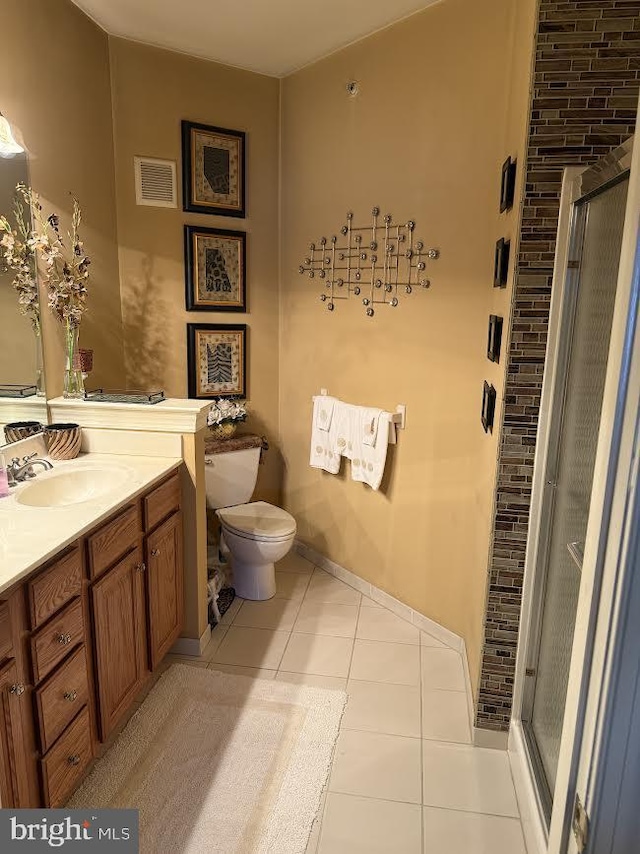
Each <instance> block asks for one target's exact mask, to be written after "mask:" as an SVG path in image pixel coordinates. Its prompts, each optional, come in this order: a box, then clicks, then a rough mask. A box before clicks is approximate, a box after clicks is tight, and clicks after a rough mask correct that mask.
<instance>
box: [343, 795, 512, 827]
mask: <svg viewBox="0 0 640 854" xmlns="http://www.w3.org/2000/svg"><path fill="white" fill-rule="evenodd" d="M327 794H328V795H329V794H332V795H340V796H341V797H344V798H360V799H362V800H365V801H383V802H384V803H386V804H406V805H407V806H410V807H415V806H417V807H421V808H422V809H430V810H442V811H443V812H458V813H468V814H470V815H487V816H491V817H492V818H504V819H506V820H507V821H518V819H517V818H515V816H512V815H503V814H502V813H495V812H479V811H478V810H465V809H460V807H439V806H438V807H436V806H431V804H416V802H415V801H398V800H393V799H392V798H381V797H374V796H373V795H358V794H356V793H355V792H327Z"/></svg>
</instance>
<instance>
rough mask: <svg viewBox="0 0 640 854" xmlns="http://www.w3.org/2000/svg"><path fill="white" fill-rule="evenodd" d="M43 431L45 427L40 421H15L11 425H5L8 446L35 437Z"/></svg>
mask: <svg viewBox="0 0 640 854" xmlns="http://www.w3.org/2000/svg"><path fill="white" fill-rule="evenodd" d="M43 430H44V427H43V426H42V424H41V423H40V422H39V421H13V422H12V423H11V424H5V427H4V438H5V439H6V440H7V444H9V445H11V444H13V442H19V441H20V440H21V439H26V438H27V437H28V436H34V435H35V434H36V433H41V432H42V431H43Z"/></svg>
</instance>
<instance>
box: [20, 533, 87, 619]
mask: <svg viewBox="0 0 640 854" xmlns="http://www.w3.org/2000/svg"><path fill="white" fill-rule="evenodd" d="M28 588H29V612H30V614H31V628H32V629H37V628H38V626H41V625H42V624H43V623H44V622H45V621H46V620H48V619H49V617H51V616H52V615H53V614H55V612H56V611H59V610H60V608H62V606H63V605H66V604H67V602H69V601H70V600H71V599H73V598H75V597H76V596H79V595H80V593H81V591H82V554H81V552H80V549H79V548H78V546H75V547H74V548H73V549H72V551H70V552H69V553H68V554H66V555H65V556H64V557H62V558H60V559H59V560H57V561H56V562H55V563H54V564H52V565H51V566H50V567H49V568H48V569H45V570H44V572H41V573H40V574H39V575H37V576H36V577H35V578H34V579H33V581H30V582H29V584H28Z"/></svg>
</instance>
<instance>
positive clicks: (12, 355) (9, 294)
mask: <svg viewBox="0 0 640 854" xmlns="http://www.w3.org/2000/svg"><path fill="white" fill-rule="evenodd" d="M19 182H23V183H25V184H28V183H29V165H28V162H27V155H26V154H17V155H15V156H13V157H0V214H2V215H4V216H6V217H7V219H8V220H9V222H10V224H11V226H12V228H15V227H16V220H15V214H14V196H15V187H16V184H18V183H19ZM25 216H29V213H28V212H25ZM34 274H35V270H34ZM14 278H15V273H14V271H13V270H12V269H11V268H10V267H8V266H7V265H6V263H5V260H4V252H0V318H2V331H1V333H0V445H2V444H4V435H3V429H4V425H5V424H7V423H9V422H14V421H39V422H43V421H46V420H47V407H46V396H45V380H44V369H43V353H42V336H41V334H40V328H39V324H38V322H37V313H36V312H31V313H27V314H25V313H23V311H21V306H20V303H19V299H18V297H19V295H18V293H17V291H16V289H15V288H14V286H13V280H14ZM38 310H39V306H38Z"/></svg>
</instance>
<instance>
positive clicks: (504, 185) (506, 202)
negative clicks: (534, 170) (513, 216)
mask: <svg viewBox="0 0 640 854" xmlns="http://www.w3.org/2000/svg"><path fill="white" fill-rule="evenodd" d="M517 168H518V166H517V161H515V160H512V159H511V158H510V157H507V159H506V160H505V161H504V163H503V164H502V179H501V181H500V213H504V212H505V211H508V210H509V209H510V208H512V207H513V201H514V199H515V194H516V170H517Z"/></svg>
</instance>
